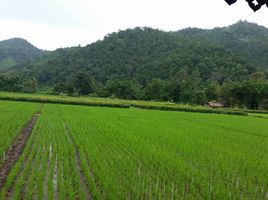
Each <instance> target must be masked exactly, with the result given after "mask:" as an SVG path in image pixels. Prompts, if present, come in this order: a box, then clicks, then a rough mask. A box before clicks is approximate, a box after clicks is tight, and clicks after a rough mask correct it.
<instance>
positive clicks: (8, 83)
mask: <svg viewBox="0 0 268 200" xmlns="http://www.w3.org/2000/svg"><path fill="white" fill-rule="evenodd" d="M0 90H2V91H9V92H27V93H35V92H36V91H37V81H36V79H35V78H33V77H32V78H27V79H24V78H23V77H21V76H20V75H18V74H16V73H0Z"/></svg>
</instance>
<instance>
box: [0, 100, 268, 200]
mask: <svg viewBox="0 0 268 200" xmlns="http://www.w3.org/2000/svg"><path fill="white" fill-rule="evenodd" d="M36 112H39V113H40V114H38V119H37V121H36V123H35V124H34V125H33V124H32V125H33V126H32V130H31V134H30V135H29V137H28V138H27V141H26V142H25V145H24V147H23V150H22V151H21V153H20V154H19V156H18V157H17V159H16V162H15V163H14V165H12V166H11V167H10V169H9V171H8V173H7V174H6V177H5V178H4V179H3V180H4V181H3V182H2V186H1V187H0V199H1V200H2V199H3V200H4V199H15V200H16V199H62V200H66V199H97V200H98V199H100V200H102V199H108V200H109V199H111V200H113V199H114V200H121V199H122V200H125V199H139V200H140V199H215V200H217V199H260V200H262V199H264V200H265V199H268V118H266V117H265V116H266V115H265V114H262V117H257V116H256V115H249V116H236V115H222V114H206V113H190V112H171V111H160V110H144V109H138V108H129V109H124V108H107V107H94V106H90V107H87V106H78V105H59V104H47V103H46V104H40V103H27V102H9V101H0V138H1V140H0V144H1V145H0V153H1V155H3V156H2V157H1V162H0V163H1V164H0V169H1V166H3V165H6V163H8V161H9V160H8V159H6V158H5V156H4V155H5V152H6V151H8V149H9V147H10V146H12V142H13V141H14V140H16V138H17V137H18V135H19V134H20V132H21V130H23V127H24V126H25V125H26V124H27V123H28V122H29V121H30V120H31V118H32V116H33V115H34V114H35V113H36ZM11 149H12V148H11ZM0 176H1V171H0Z"/></svg>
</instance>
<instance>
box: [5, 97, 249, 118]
mask: <svg viewBox="0 0 268 200" xmlns="http://www.w3.org/2000/svg"><path fill="white" fill-rule="evenodd" d="M0 100H8V101H24V102H35V103H51V104H69V105H83V106H98V107H112V108H130V106H132V107H135V108H142V109H148V110H166V111H183V112H196V113H216V114H229V115H243V116H247V115H248V113H247V112H241V111H232V110H222V109H200V108H191V107H188V108H185V107H171V106H155V105H144V104H131V105H128V104H119V103H105V102H87V101H68V100H62V99H40V98H27V97H1V96H0Z"/></svg>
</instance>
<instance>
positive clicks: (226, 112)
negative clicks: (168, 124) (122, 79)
mask: <svg viewBox="0 0 268 200" xmlns="http://www.w3.org/2000/svg"><path fill="white" fill-rule="evenodd" d="M131 106H132V107H135V108H142V109H151V110H166V111H183V112H196V113H215V114H228V115H242V116H247V115H248V113H246V112H241V111H230V110H221V109H200V108H190V107H189V108H185V107H184V108H183V107H170V106H152V105H137V104H131Z"/></svg>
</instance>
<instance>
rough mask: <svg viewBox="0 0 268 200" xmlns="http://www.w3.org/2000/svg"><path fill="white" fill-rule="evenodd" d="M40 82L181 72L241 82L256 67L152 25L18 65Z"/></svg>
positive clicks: (167, 75) (161, 76) (143, 81)
mask: <svg viewBox="0 0 268 200" xmlns="http://www.w3.org/2000/svg"><path fill="white" fill-rule="evenodd" d="M21 69H22V71H23V73H25V74H26V75H28V76H35V77H36V78H37V80H38V82H39V83H40V84H46V85H54V84H55V83H60V82H69V81H71V80H72V79H73V77H74V76H75V74H76V72H78V71H86V72H89V73H90V74H91V75H92V76H93V77H94V78H95V79H96V81H98V82H101V83H105V82H106V81H107V80H114V79H121V80H122V79H128V80H134V81H137V82H138V83H140V84H141V85H146V84H147V83H148V82H150V81H151V80H152V79H155V78H158V79H162V80H166V79H169V78H170V77H172V76H174V75H175V74H176V73H177V72H179V71H180V70H186V71H187V73H189V74H192V73H194V72H196V73H198V74H200V76H201V78H202V80H203V82H205V81H208V80H209V79H217V81H219V82H220V83H222V82H224V81H225V80H227V79H228V80H242V79H245V78H246V77H248V75H249V74H251V73H253V72H254V71H255V70H256V68H255V66H253V65H248V64H247V63H246V62H245V61H244V60H243V59H242V58H239V57H238V56H234V55H233V54H232V53H231V52H229V51H228V50H226V49H225V48H224V47H222V46H220V45H217V44H213V43H210V42H205V41H202V40H200V39H192V38H188V37H185V36H180V35H175V34H173V33H169V32H163V31H160V30H155V29H151V28H135V29H128V30H125V31H120V32H118V33H112V34H109V35H107V36H106V37H105V38H104V39H103V40H100V41H97V42H95V43H93V44H90V45H88V46H86V47H73V48H66V49H58V50H56V51H54V52H50V53H48V54H47V55H45V56H43V57H40V58H38V59H36V60H35V61H33V62H31V63H28V64H27V65H24V66H23V68H21Z"/></svg>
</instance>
